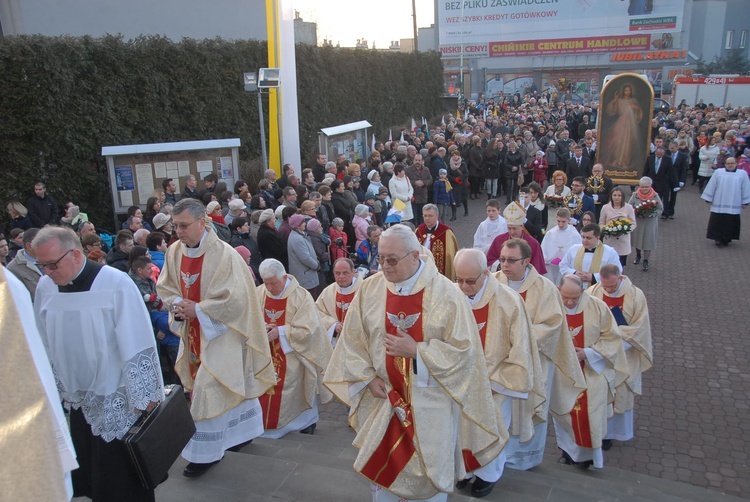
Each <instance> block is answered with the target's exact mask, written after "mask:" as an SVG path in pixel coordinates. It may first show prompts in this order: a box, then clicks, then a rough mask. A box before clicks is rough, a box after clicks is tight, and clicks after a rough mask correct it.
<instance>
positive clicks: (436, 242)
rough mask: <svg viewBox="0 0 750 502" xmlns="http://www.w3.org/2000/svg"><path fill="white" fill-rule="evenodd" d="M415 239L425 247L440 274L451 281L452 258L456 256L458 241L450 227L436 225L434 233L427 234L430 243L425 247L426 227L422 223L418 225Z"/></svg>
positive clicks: (443, 224) (453, 274)
mask: <svg viewBox="0 0 750 502" xmlns="http://www.w3.org/2000/svg"><path fill="white" fill-rule="evenodd" d="M416 234H417V239H419V243H420V244H422V245H423V246H425V247H426V248H427V249H429V250H430V252H431V253H432V257H433V259H434V260H435V266H436V267H437V269H438V270H439V271H440V273H441V274H443V275H444V276H446V277H447V278H448V279H450V280H453V277H454V276H455V273H454V272H453V257H455V256H456V252H457V251H458V241H457V240H456V235H455V234H454V233H453V230H451V227H449V226H448V225H446V224H445V223H438V227H437V228H436V229H435V231H434V232H432V233H431V234H429V236H430V242H429V243H428V244H429V246H428V245H425V241H426V240H427V236H428V234H427V227H426V226H425V224H424V223H422V224H421V225H419V227H417V230H416Z"/></svg>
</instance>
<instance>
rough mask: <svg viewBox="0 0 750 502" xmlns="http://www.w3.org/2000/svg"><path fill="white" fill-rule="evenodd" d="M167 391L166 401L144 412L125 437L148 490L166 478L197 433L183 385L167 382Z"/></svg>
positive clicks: (131, 457) (139, 474)
mask: <svg viewBox="0 0 750 502" xmlns="http://www.w3.org/2000/svg"><path fill="white" fill-rule="evenodd" d="M164 394H165V398H164V401H162V402H161V403H159V405H158V406H156V407H155V408H154V409H153V410H151V413H148V414H147V413H144V414H143V416H142V417H141V418H140V419H139V420H138V421H137V422H136V423H135V424H133V426H132V427H131V428H130V430H129V431H128V432H127V433H126V434H125V437H123V438H122V440H123V442H124V443H125V448H126V449H127V451H128V455H129V456H130V459H131V461H132V462H133V466H134V467H135V471H136V472H137V473H138V477H139V478H140V480H141V484H143V486H144V487H145V488H147V489H149V490H150V489H153V488H156V486H157V485H158V484H159V483H161V482H162V481H163V480H164V478H165V476H166V475H167V472H168V471H169V469H170V467H172V464H173V463H174V461H175V460H176V459H177V457H178V456H179V455H180V452H182V449H183V448H184V447H185V445H186V444H188V441H190V438H191V437H193V434H195V423H194V422H193V417H192V416H191V415H190V407H189V406H188V404H187V401H186V400H185V393H184V391H183V389H182V387H181V386H179V385H168V386H166V387H165V388H164Z"/></svg>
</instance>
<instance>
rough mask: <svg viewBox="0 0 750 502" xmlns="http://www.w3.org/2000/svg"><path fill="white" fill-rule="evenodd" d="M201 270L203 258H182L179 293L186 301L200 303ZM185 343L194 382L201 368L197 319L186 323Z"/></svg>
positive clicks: (199, 331) (199, 332) (199, 330)
mask: <svg viewBox="0 0 750 502" xmlns="http://www.w3.org/2000/svg"><path fill="white" fill-rule="evenodd" d="M202 269H203V256H199V257H198V258H188V257H187V256H183V257H182V262H181V263H180V278H181V279H182V280H181V281H180V292H181V293H182V297H183V298H184V299H186V300H190V301H194V302H196V303H199V302H200V301H201V270H202ZM187 338H188V339H187V340H183V343H187V349H188V350H189V352H188V355H189V357H190V359H189V362H190V376H191V378H192V379H193V380H195V376H196V374H197V373H198V368H200V366H201V323H200V321H198V318H197V317H196V318H194V319H191V320H190V322H189V323H188V336H187Z"/></svg>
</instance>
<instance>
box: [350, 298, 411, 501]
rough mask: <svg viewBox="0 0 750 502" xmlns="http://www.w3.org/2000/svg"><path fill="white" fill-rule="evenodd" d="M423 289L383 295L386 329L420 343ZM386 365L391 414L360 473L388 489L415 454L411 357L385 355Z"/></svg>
mask: <svg viewBox="0 0 750 502" xmlns="http://www.w3.org/2000/svg"><path fill="white" fill-rule="evenodd" d="M423 293H424V290H422V291H420V292H419V293H415V294H413V295H410V296H398V295H395V294H393V293H391V292H390V291H387V294H386V303H385V316H386V318H385V330H386V332H388V333H389V334H391V335H396V327H399V328H401V329H402V330H403V331H406V332H407V333H409V335H411V337H412V338H414V340H415V341H416V342H417V343H419V342H421V341H422V340H423V331H422V330H423V328H422V296H423ZM385 367H386V370H387V372H388V381H389V382H390V384H391V386H392V389H391V391H390V392H389V393H388V400H389V401H390V402H391V406H393V416H392V417H391V421H390V422H389V423H388V427H387V428H386V430H385V434H384V435H383V439H381V440H380V445H378V447H377V448H376V449H375V451H374V452H373V454H372V456H371V457H370V458H369V460H368V461H367V463H366V464H365V466H364V467H363V468H362V471H361V472H362V474H363V475H364V476H365V477H366V478H367V479H369V480H370V481H372V482H373V483H375V484H378V485H380V486H383V487H385V488H388V487H390V486H391V484H393V482H394V481H395V480H396V478H397V477H398V475H399V474H400V473H401V471H402V470H403V469H404V467H406V464H408V463H409V460H410V459H411V457H412V455H414V451H415V448H414V418H413V416H412V409H411V372H412V360H411V359H410V358H405V357H394V356H389V355H386V356H385Z"/></svg>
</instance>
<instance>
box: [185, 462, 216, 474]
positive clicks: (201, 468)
mask: <svg viewBox="0 0 750 502" xmlns="http://www.w3.org/2000/svg"><path fill="white" fill-rule="evenodd" d="M219 462H221V460H217V461H215V462H209V463H207V464H196V463H195V462H190V463H189V464H188V465H187V466H185V470H184V471H182V475H183V476H185V477H186V478H199V477H201V476H203V475H204V474H205V473H206V471H208V470H209V469H210V468H211V467H213V466H214V465H216V464H218V463H219Z"/></svg>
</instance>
